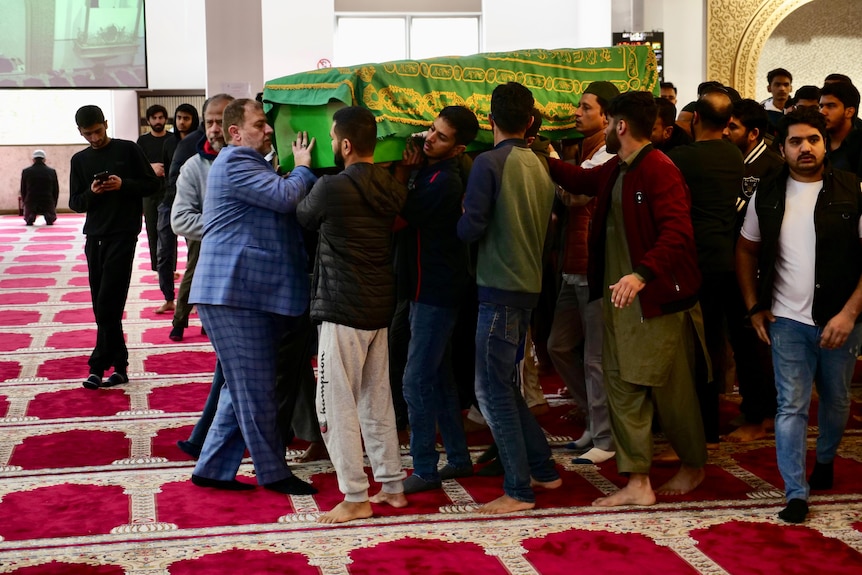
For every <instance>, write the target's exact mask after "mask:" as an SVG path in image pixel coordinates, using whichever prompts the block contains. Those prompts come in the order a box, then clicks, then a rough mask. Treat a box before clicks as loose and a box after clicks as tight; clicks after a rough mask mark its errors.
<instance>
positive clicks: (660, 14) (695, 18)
mask: <svg viewBox="0 0 862 575" xmlns="http://www.w3.org/2000/svg"><path fill="white" fill-rule="evenodd" d="M644 4H645V5H644V29H645V30H661V31H663V32H664V44H665V45H664V78H665V81H667V82H673V83H674V85H675V86H676V87H677V90H678V91H679V93H678V95H677V108H680V109H681V108H682V107H683V106H685V105H686V104H687V103H689V102H691V101H692V100H694V99H695V97H697V85H698V84H700V83H701V82H703V81H704V80H706V79H707V78H705V77H704V76H705V75H706V41H705V38H706V32H705V31H706V5H705V2H704V1H700V2H694V1H692V0H644ZM619 31H620V32H621V31H622V30H619Z"/></svg>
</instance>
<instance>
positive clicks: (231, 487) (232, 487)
mask: <svg viewBox="0 0 862 575" xmlns="http://www.w3.org/2000/svg"><path fill="white" fill-rule="evenodd" d="M192 483H194V484H195V485H197V486H198V487H212V488H213V489H224V490H226V491H251V490H252V489H254V485H251V484H250V483H243V482H242V481H237V480H236V479H231V480H230V481H222V480H221V479H210V478H209V477H201V476H200V475H192Z"/></svg>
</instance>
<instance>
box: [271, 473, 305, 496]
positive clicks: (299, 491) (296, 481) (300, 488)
mask: <svg viewBox="0 0 862 575" xmlns="http://www.w3.org/2000/svg"><path fill="white" fill-rule="evenodd" d="M264 487H265V488H266V489H269V490H270V491H275V492H276V493H284V494H285V495H314V494H315V493H317V489H315V488H314V487H312V486H311V485H310V484H309V483H306V482H305V481H303V480H302V479H300V478H299V477H297V476H296V475H291V476H290V477H287V478H285V479H281V480H279V481H276V482H274V483H267V484H266V485H264Z"/></svg>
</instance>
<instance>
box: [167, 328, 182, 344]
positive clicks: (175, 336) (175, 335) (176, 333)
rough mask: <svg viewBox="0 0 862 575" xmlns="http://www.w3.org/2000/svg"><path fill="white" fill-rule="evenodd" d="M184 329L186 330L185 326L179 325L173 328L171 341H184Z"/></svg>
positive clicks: (170, 336)
mask: <svg viewBox="0 0 862 575" xmlns="http://www.w3.org/2000/svg"><path fill="white" fill-rule="evenodd" d="M183 331H185V328H183V327H179V326H177V327H175V328H173V329H172V330H171V334H170V335H169V336H168V338H169V339H170V340H171V341H183Z"/></svg>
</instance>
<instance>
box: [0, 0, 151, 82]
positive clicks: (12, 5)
mask: <svg viewBox="0 0 862 575" xmlns="http://www.w3.org/2000/svg"><path fill="white" fill-rule="evenodd" d="M0 14H2V15H3V17H2V18H0V88H27V89H34V88H36V89H38V88H63V89H68V88H87V89H93V88H113V89H119V88H146V87H147V50H146V27H145V24H144V0H0Z"/></svg>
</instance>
